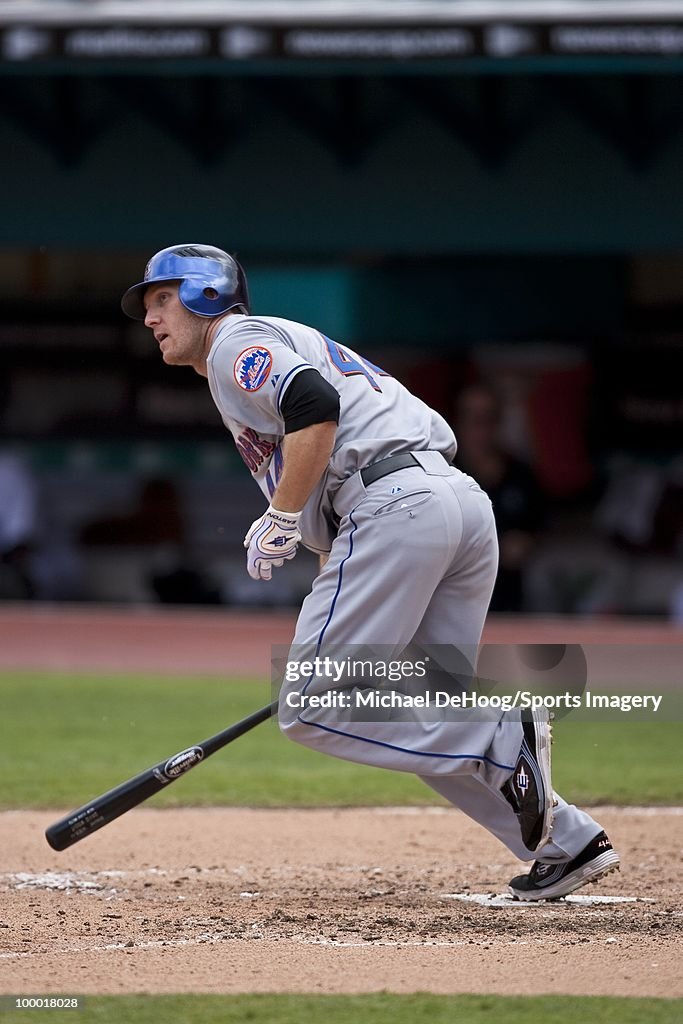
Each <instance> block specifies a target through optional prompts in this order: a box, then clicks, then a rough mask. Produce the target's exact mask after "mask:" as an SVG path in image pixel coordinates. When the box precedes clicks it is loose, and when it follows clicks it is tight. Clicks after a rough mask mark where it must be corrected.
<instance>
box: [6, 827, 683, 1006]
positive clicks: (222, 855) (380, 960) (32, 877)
mask: <svg viewBox="0 0 683 1024" xmlns="http://www.w3.org/2000/svg"><path fill="white" fill-rule="evenodd" d="M57 815H58V812H16V811H15V812H7V813H5V814H0V829H1V830H2V835H3V856H2V862H1V864H0V993H35V992H38V991H40V992H42V993H54V992H62V993H63V992H78V993H81V994H87V993H103V994H104V993H118V992H224V993H229V992H328V993H335V992H337V993H349V992H372V991H382V990H387V991H394V992H411V991H429V992H490V993H495V992H498V993H509V994H524V993H535V992H558V993H561V992H566V993H576V992H582V993H585V994H605V995H609V994H621V995H643V996H645V995H661V994H663V993H666V994H667V995H669V996H673V995H676V994H682V992H681V989H682V982H681V975H680V969H679V965H680V961H681V953H682V952H683V949H682V948H681V947H682V946H683V943H682V942H681V918H682V917H683V914H682V912H681V908H680V897H679V894H680V860H679V859H677V858H676V857H674V855H673V852H674V851H675V850H680V848H681V846H683V816H681V815H680V813H678V812H677V809H674V808H672V809H670V810H669V809H667V808H661V809H659V810H658V811H656V812H655V813H653V812H652V811H651V810H649V809H644V810H642V811H641V810H639V809H637V808H633V809H630V810H623V809H621V810H620V809H610V808H602V809H596V810H595V816H596V817H597V818H598V820H600V822H601V823H602V824H604V826H605V828H606V829H607V831H608V834H609V835H610V838H611V839H612V841H613V842H614V845H615V848H616V849H618V850H619V853H620V855H621V857H622V870H621V873H620V874H612V875H609V876H608V877H607V878H605V879H604V880H603V881H601V882H599V883H598V884H597V885H595V886H590V887H586V889H584V890H581V891H579V892H577V893H575V894H572V895H571V896H569V897H567V898H565V899H563V900H559V901H552V902H545V901H537V902H531V901H529V902H526V901H516V900H513V899H512V898H511V897H510V896H507V895H503V894H504V892H505V887H506V885H507V882H508V880H509V879H510V878H511V877H512V875H514V874H517V873H519V863H518V862H517V861H516V860H515V858H514V857H512V856H511V855H510V854H508V853H507V851H506V850H505V849H504V848H503V847H502V846H500V844H498V843H496V841H495V840H493V839H492V838H491V837H490V836H489V835H487V834H486V833H485V832H484V831H483V830H482V829H480V828H478V827H477V826H476V825H475V824H474V823H472V822H470V821H469V820H468V819H466V818H464V817H463V816H462V815H459V814H457V813H455V812H453V811H451V810H450V809H448V808H429V809H425V810H424V812H422V811H420V810H419V809H413V810H411V811H410V812H409V813H407V812H406V811H405V809H401V808H396V809H392V808H383V809H381V810H376V809H372V808H361V809H358V808H348V809H343V810H329V809H316V810H291V809H290V810H286V809H283V810H280V809H278V810H256V809H236V808H204V809H201V808H191V809H185V810H163V811H162V810H150V809H139V810H136V811H133V812H131V813H129V814H126V815H125V816H124V817H123V818H121V819H119V820H118V821H116V822H113V823H112V824H111V825H110V826H108V827H107V828H105V829H102V830H101V831H100V832H98V833H97V834H96V835H93V836H91V837H89V838H88V839H86V840H84V841H83V842H81V843H78V844H77V845H76V846H74V847H72V848H70V849H69V850H66V851H64V852H63V853H55V852H54V851H52V850H50V848H49V847H48V846H47V844H46V843H45V840H44V837H43V831H44V829H45V827H46V826H47V825H48V824H49V823H50V822H51V821H52V820H53V819H54V818H55V817H56V816H57ZM558 954H559V955H558Z"/></svg>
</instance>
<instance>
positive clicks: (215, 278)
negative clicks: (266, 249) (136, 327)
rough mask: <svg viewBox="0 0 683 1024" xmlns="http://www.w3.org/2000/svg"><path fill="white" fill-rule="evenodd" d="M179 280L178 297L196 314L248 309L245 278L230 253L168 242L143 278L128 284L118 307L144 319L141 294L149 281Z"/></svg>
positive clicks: (204, 314)
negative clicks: (236, 308) (137, 282)
mask: <svg viewBox="0 0 683 1024" xmlns="http://www.w3.org/2000/svg"><path fill="white" fill-rule="evenodd" d="M161 281H179V282H180V287H179V289H178V297H179V299H180V301H181V302H182V304H183V306H185V308H186V309H189V310H190V312H191V313H196V314H197V315H198V316H220V315H221V314H222V313H227V311H228V310H229V309H234V308H235V307H236V306H242V307H243V308H244V311H245V312H246V313H248V312H249V291H248V288H247V278H246V275H245V273H244V271H243V270H242V267H241V266H240V265H239V263H238V262H237V260H236V259H235V258H234V257H233V256H229V255H228V254H227V252H223V250H222V249H215V248H214V246H212V245H195V244H194V243H192V242H191V243H186V244H184V245H171V246H169V248H168V249H162V250H161V252H158V253H156V254H155V255H154V256H152V258H151V260H150V261H149V263H148V264H147V266H146V267H145V276H144V280H142V281H140V283H139V284H134V285H133V287H132V288H129V289H128V291H127V292H126V293H125V295H124V296H123V298H122V299H121V308H122V310H123V312H124V313H126V315H127V316H130V317H132V318H133V320H144V319H145V305H144V302H143V298H144V294H145V291H146V290H147V288H149V286H150V285H151V284H156V283H157V282H161Z"/></svg>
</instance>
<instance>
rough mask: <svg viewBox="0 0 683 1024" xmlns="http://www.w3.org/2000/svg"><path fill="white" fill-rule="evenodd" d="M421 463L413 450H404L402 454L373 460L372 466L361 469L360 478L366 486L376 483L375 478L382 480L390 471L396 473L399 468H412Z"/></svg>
mask: <svg viewBox="0 0 683 1024" xmlns="http://www.w3.org/2000/svg"><path fill="white" fill-rule="evenodd" d="M419 465H420V463H419V462H418V460H417V459H416V458H415V456H414V455H413V454H412V452H403V453H402V454H401V455H390V456H389V458H388V459H380V461H379V462H373V464H372V465H371V466H366V467H365V469H361V471H360V478H361V480H362V481H363V483H364V484H365V486H366V487H369V486H370V484H374V482H375V480H381V479H382V477H383V476H388V475H389V473H396V472H397V470H399V469H410V467H411V466H419Z"/></svg>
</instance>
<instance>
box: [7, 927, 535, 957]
mask: <svg viewBox="0 0 683 1024" xmlns="http://www.w3.org/2000/svg"><path fill="white" fill-rule="evenodd" d="M258 940H261V941H265V942H277V943H278V945H282V943H290V944H292V945H296V946H332V947H334V948H338V949H369V948H374V947H377V946H380V947H383V948H391V949H397V948H401V949H403V948H420V949H422V948H439V949H451V948H455V947H456V946H471V945H472V944H471V942H470V941H469V940H467V941H465V940H441V939H433V940H429V939H425V940H422V941H421V940H419V939H406V940H399V939H396V940H394V939H373V940H365V941H362V940H360V941H355V942H352V941H350V940H343V939H325V938H297V937H296V936H287V937H286V938H283V937H278V938H273V939H268V938H265V939H264V938H263V937H262V936H254V937H252V938H250V939H244V938H240V937H239V936H234V935H230V936H224V935H211V934H206V935H198V936H196V937H195V938H192V939H153V940H149V941H147V942H135V943H133V945H130V944H129V943H127V942H111V943H107V944H106V945H100V946H64V947H63V948H61V949H54V950H37V951H34V950H24V951H21V952H15V953H0V961H2V960H36V959H39V958H41V957H43V958H44V957H53V956H68V955H78V954H90V953H111V952H116V951H120V950H124V951H125V952H126V953H135V952H140V951H145V950H149V949H182V948H186V947H187V946H218V945H228V944H229V943H233V944H235V945H237V944H240V945H245V944H246V943H249V942H256V941H258ZM482 941H483V940H482ZM493 941H495V940H491V941H487V943H486V944H487V945H491V944H492V942H493ZM546 941H551V940H545V939H543V938H539V939H534V940H533V941H531V940H528V939H509V940H506V941H505V942H502V943H497V945H504V946H531V945H539V946H542V945H543V944H544V943H545V942H546Z"/></svg>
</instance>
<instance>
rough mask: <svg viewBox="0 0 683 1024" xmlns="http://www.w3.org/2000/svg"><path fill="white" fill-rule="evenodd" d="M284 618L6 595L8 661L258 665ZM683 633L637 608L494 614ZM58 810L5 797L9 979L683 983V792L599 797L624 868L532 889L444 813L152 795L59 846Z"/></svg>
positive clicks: (3, 933)
mask: <svg viewBox="0 0 683 1024" xmlns="http://www.w3.org/2000/svg"><path fill="white" fill-rule="evenodd" d="M292 622H293V619H292V617H291V616H287V615H276V616H272V615H269V616H268V620H267V623H265V622H264V620H263V619H260V620H259V619H255V618H254V617H248V616H245V615H240V614H227V615H226V614H225V613H210V614H208V615H207V614H203V613H187V612H177V613H171V614H170V615H164V614H162V613H160V612H137V613H135V612H134V613H130V612H125V611H122V610H118V611H117V610H108V611H83V610H80V609H71V610H69V611H61V610H58V609H54V610H53V609H41V608H35V609H23V608H22V609H18V608H15V609H11V608H8V609H5V610H3V611H2V612H0V668H4V669H10V668H26V669H27V668H37V669H60V670H63V671H77V670H78V671H91V670H100V671H133V670H135V671H140V670H143V671H144V670H147V671H155V672H165V671H169V672H197V673H199V672H202V673H223V672H225V673H226V674H228V673H229V674H243V675H245V676H248V675H265V674H267V672H268V670H269V653H268V648H266V647H264V646H260V645H257V644H254V643H249V644H247V645H246V646H245V644H244V638H245V636H246V637H249V638H253V637H254V636H255V635H258V634H259V632H260V634H261V635H263V633H264V631H266V630H267V636H268V640H267V641H266V642H267V643H270V642H277V643H286V642H287V640H288V638H289V636H290V635H291V627H292ZM520 630H522V632H520ZM680 638H681V634H680V632H676V631H674V630H668V629H667V628H666V627H659V626H656V625H649V624H644V625H641V626H638V627H636V626H635V625H634V624H633V623H628V624H627V625H626V626H621V625H620V624H618V623H602V624H600V625H599V626H598V627H595V626H587V625H586V624H574V625H571V626H567V624H562V623H554V622H548V623H536V624H534V626H533V628H532V627H530V626H529V623H524V624H523V626H521V627H520V624H519V623H515V622H514V620H507V621H506V620H501V621H499V622H492V623H491V626H490V627H489V631H488V639H489V640H490V641H491V642H504V643H505V642H519V641H520V640H522V639H524V640H528V642H548V643H553V642H554V643H561V642H575V643H596V642H598V641H599V640H602V641H603V642H609V643H614V644H618V643H634V642H640V643H671V642H673V643H680ZM86 788H87V787H86ZM63 810H64V809H61V810H59V811H53V812H50V811H46V812H28V811H11V812H5V813H4V814H0V830H1V831H0V834H1V835H2V837H3V838H2V846H1V847H0V993H16V994H40V993H55V992H60V993H64V994H86V993H101V994H105V993H122V992H219V993H228V992H325V993H336V992H339V993H352V992H371V991H381V990H388V991H393V992H414V991H429V992H441V993H458V992H479V993H505V994H517V993H519V994H525V993H534V994H536V993H569V994H605V995H640V996H662V995H666V996H674V995H683V980H682V979H681V974H680V962H681V954H682V953H683V941H682V936H681V923H682V920H683V912H682V911H681V904H680V890H681V885H680V881H681V848H682V847H683V813H681V809H680V808H670V809H666V808H657V809H656V810H651V809H648V808H642V809H614V808H612V809H610V808H603V809H598V810H596V811H595V816H596V817H597V818H598V819H599V820H600V821H601V822H602V823H603V824H604V825H605V827H606V828H607V829H608V831H609V833H610V836H611V838H612V840H613V842H614V843H615V846H616V847H617V848H618V849H619V851H620V853H621V856H622V864H623V868H622V872H621V874H612V875H610V876H609V877H608V878H607V879H605V880H603V881H602V882H601V883H600V884H599V885H598V886H593V887H587V888H585V889H583V890H581V892H580V893H579V894H577V896H578V899H576V900H572V899H571V898H570V900H568V901H560V902H557V903H550V904H540V905H534V906H529V905H524V904H510V903H509V902H506V901H504V900H496V899H491V896H492V895H495V894H500V893H503V892H504V890H505V883H506V882H507V880H508V879H509V878H510V877H511V876H512V875H513V874H515V873H517V872H518V870H519V864H518V862H517V861H515V859H514V858H513V857H511V855H510V854H508V853H507V851H506V850H505V849H504V848H503V847H502V846H501V845H500V844H498V843H497V842H496V841H495V840H494V839H493V838H491V837H490V836H488V835H487V834H486V833H485V832H484V831H483V830H482V829H480V828H478V827H477V826H475V825H474V824H473V823H471V822H470V821H469V820H468V819H466V818H464V817H463V816H462V815H460V814H458V813H456V812H451V811H449V810H448V809H442V808H420V809H418V808H387V809H367V808H366V809H345V810H334V811H333V810H310V811H301V810H296V811H294V810H268V811H266V810H243V809H233V808H221V809H219V808H215V809H188V810H182V811H175V810H173V811H172V810H164V811H159V810H148V809H140V810H137V811H134V812H131V813H130V814H127V815H125V816H124V817H123V818H121V819H120V820H119V821H117V822H115V823H113V824H112V825H111V826H109V827H108V828H106V829H104V830H103V831H102V832H100V833H98V834H97V835H95V836H92V837H91V838H89V839H88V840H86V841H84V842H83V843H81V844H79V845H78V846H76V847H73V848H72V849H71V850H68V851H66V852H64V853H62V854H57V853H54V852H53V851H51V850H50V849H49V848H48V846H47V844H46V842H45V840H44V838H43V830H44V828H45V827H46V826H47V825H48V824H49V823H50V822H51V821H53V820H54V819H55V818H56V817H58V816H60V814H61V813H62V811H63ZM596 897H598V898H599V899H597V900H596ZM604 898H607V899H604Z"/></svg>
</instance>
